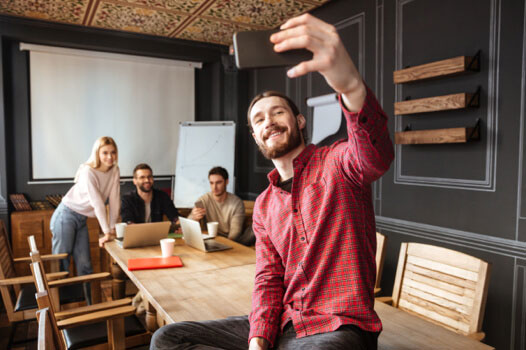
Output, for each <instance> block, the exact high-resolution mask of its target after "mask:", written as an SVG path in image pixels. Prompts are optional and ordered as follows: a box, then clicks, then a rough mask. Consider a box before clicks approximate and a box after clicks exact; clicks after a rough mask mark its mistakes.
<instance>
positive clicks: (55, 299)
mask: <svg viewBox="0 0 526 350" xmlns="http://www.w3.org/2000/svg"><path fill="white" fill-rule="evenodd" d="M27 242H28V243H29V249H30V252H29V256H30V257H31V261H32V263H38V265H39V266H40V272H41V275H42V276H41V279H42V283H43V285H44V289H45V290H47V291H48V293H49V295H50V298H51V301H52V303H53V307H54V308H55V309H56V310H60V298H59V295H58V293H57V291H56V290H55V291H54V292H52V291H51V290H50V288H49V285H48V279H47V276H46V269H45V267H44V262H43V261H42V257H41V256H40V252H39V251H38V248H37V244H36V241H35V236H28V237H27Z"/></svg>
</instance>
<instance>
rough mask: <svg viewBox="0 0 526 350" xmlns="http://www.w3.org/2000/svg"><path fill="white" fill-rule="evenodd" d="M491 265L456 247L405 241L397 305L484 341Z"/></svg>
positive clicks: (395, 296) (395, 294) (396, 286)
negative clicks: (485, 312)
mask: <svg viewBox="0 0 526 350" xmlns="http://www.w3.org/2000/svg"><path fill="white" fill-rule="evenodd" d="M489 275H490V264H488V263H487V262H485V261H483V260H481V259H478V258H475V257H472V256H470V255H467V254H464V253H460V252H457V251H454V250H450V249H446V248H441V247H436V246H432V245H427V244H420V243H402V245H401V249H400V256H399V259H398V266H397V269H396V277H395V282H394V287H393V296H392V299H391V300H389V299H388V298H377V300H379V301H387V302H392V305H393V306H394V307H397V308H399V309H402V310H404V311H407V312H410V313H412V314H415V315H417V316H419V317H422V318H424V319H426V320H428V321H430V322H433V323H436V324H439V325H441V326H443V327H445V328H448V329H450V330H452V331H454V332H456V333H459V334H464V335H467V336H469V337H471V338H474V339H477V340H482V339H484V332H482V331H481V328H482V320H483V318H484V308H485V305H486V296H487V292H488V282H489Z"/></svg>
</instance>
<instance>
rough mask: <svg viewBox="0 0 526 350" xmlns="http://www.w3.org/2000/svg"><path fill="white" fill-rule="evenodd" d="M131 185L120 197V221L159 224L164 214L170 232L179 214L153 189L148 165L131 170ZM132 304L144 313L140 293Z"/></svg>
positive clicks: (138, 311) (168, 201) (161, 194)
mask: <svg viewBox="0 0 526 350" xmlns="http://www.w3.org/2000/svg"><path fill="white" fill-rule="evenodd" d="M133 184H134V185H135V187H136V189H135V191H133V192H130V193H128V194H126V195H124V196H122V204H121V221H122V222H126V223H128V224H142V223H145V222H159V221H163V214H164V215H166V217H168V220H170V221H171V222H172V227H171V228H170V231H173V230H174V226H175V225H176V223H177V221H178V220H179V213H178V212H177V209H176V208H175V206H174V204H173V202H172V200H171V199H170V197H169V196H168V194H166V193H165V192H163V191H160V190H157V189H155V188H153V171H152V168H151V167H150V166H149V165H148V164H145V163H141V164H139V165H137V166H136V167H135V169H133ZM132 304H133V306H135V307H136V308H137V311H136V313H137V314H142V313H144V312H145V306H144V304H143V298H142V295H141V292H139V293H137V295H135V297H134V298H133V302H132Z"/></svg>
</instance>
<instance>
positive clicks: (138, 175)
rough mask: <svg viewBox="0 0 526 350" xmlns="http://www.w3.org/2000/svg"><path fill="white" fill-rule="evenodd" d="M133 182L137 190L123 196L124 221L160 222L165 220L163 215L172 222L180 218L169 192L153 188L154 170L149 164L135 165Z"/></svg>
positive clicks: (122, 213)
mask: <svg viewBox="0 0 526 350" xmlns="http://www.w3.org/2000/svg"><path fill="white" fill-rule="evenodd" d="M133 184H134V185H135V187H136V190H135V191H133V192H130V193H128V194H126V195H124V196H122V205H121V218H122V222H126V223H128V224H130V223H134V224H141V223H145V222H158V221H163V215H166V217H168V220H170V221H171V222H172V223H175V222H176V221H177V220H178V217H179V213H178V212H177V209H176V208H175V206H174V204H173V202H172V200H171V199H170V197H169V196H168V194H166V193H165V192H163V191H160V190H157V189H155V188H153V172H152V168H150V166H149V165H148V164H144V163H141V164H139V165H137V166H136V167H135V169H134V170H133Z"/></svg>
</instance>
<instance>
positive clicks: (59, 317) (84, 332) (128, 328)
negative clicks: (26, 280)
mask: <svg viewBox="0 0 526 350" xmlns="http://www.w3.org/2000/svg"><path fill="white" fill-rule="evenodd" d="M28 242H29V247H30V249H31V252H30V256H31V260H32V271H33V270H34V265H33V264H38V266H39V271H40V273H41V274H42V273H43V271H44V270H43V265H42V260H41V259H40V254H39V252H38V250H37V246H36V243H35V240H34V237H33V236H29V237H28ZM33 275H35V274H34V273H33ZM34 277H35V276H34ZM108 277H109V273H107V272H102V273H97V274H91V275H83V276H77V277H72V278H64V279H61V280H57V281H48V280H47V278H46V276H45V275H43V274H42V276H41V277H40V281H39V283H41V284H42V288H41V289H44V290H45V291H46V301H45V305H47V304H49V305H50V306H51V307H50V310H51V311H52V313H53V316H52V318H53V319H54V320H55V321H56V322H57V324H58V326H59V328H60V325H61V324H65V325H68V326H67V330H65V331H64V332H63V337H64V338H63V340H64V344H65V346H66V347H65V348H62V347H60V348H61V349H66V348H67V349H69V348H75V349H77V348H82V347H84V346H94V345H95V348H99V347H100V348H102V349H106V346H107V344H112V342H113V341H114V340H112V338H111V337H112V336H113V335H112V334H111V332H110V330H109V328H108V327H109V325H108V327H106V325H104V324H103V323H101V321H102V320H101V319H97V318H94V319H93V321H90V322H88V323H82V322H84V321H82V322H81V323H80V324H77V323H76V322H72V323H71V325H69V323H67V321H68V320H75V319H90V320H91V318H90V317H92V316H90V315H97V314H98V313H103V314H102V315H104V313H105V315H112V310H114V309H121V308H123V307H131V308H132V310H133V312H132V313H131V314H126V315H125V316H126V317H125V318H124V321H123V322H124V324H123V326H122V327H123V332H124V333H123V338H124V335H126V338H125V339H124V340H123V341H124V344H125V345H126V346H127V347H134V346H138V345H142V344H147V343H148V342H149V341H150V338H151V334H150V333H148V332H147V331H146V330H145V329H144V327H143V326H142V324H141V323H140V321H139V320H138V319H137V318H136V317H135V315H134V314H135V310H136V309H135V307H134V306H130V304H131V302H132V300H131V299H130V298H123V299H119V300H113V301H107V302H101V303H98V304H93V305H88V306H84V307H78V308H75V309H68V310H65V311H55V310H57V309H56V305H57V301H56V300H57V299H56V298H54V297H53V295H54V294H55V293H54V291H55V290H56V289H57V288H59V287H63V286H67V285H71V284H79V283H85V282H91V281H100V280H101V279H106V278H108ZM34 280H35V285H36V287H37V290H38V285H37V280H36V277H35V279H34ZM37 295H38V293H37ZM37 301H38V298H37ZM45 305H44V304H43V305H40V304H39V307H40V308H42V307H43V306H45ZM46 307H48V306H46ZM86 324H89V326H86ZM112 327H113V326H112ZM119 327H120V326H119ZM61 329H62V328H61ZM106 333H107V334H108V336H107V337H106ZM108 339H109V341H108ZM90 349H91V347H90Z"/></svg>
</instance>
